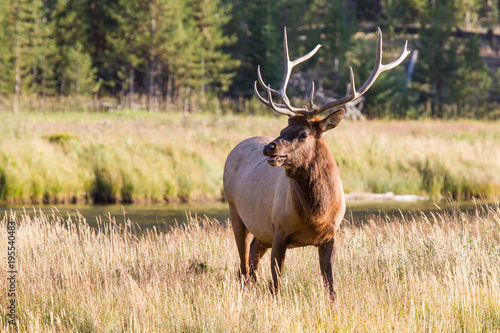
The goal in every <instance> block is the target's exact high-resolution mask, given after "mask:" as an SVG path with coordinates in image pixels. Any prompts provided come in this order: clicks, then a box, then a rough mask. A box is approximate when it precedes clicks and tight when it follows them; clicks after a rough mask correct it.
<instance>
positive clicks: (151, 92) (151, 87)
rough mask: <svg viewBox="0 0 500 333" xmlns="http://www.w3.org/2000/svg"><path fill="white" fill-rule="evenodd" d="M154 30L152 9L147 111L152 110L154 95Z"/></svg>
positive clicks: (154, 19) (154, 15) (154, 20)
mask: <svg viewBox="0 0 500 333" xmlns="http://www.w3.org/2000/svg"><path fill="white" fill-rule="evenodd" d="M155 32H156V14H155V12H154V10H153V11H152V12H151V50H150V51H151V52H150V55H149V62H150V67H149V98H148V104H149V105H148V108H149V111H154V97H155V96H154V95H155V70H156V57H155V51H154V38H155Z"/></svg>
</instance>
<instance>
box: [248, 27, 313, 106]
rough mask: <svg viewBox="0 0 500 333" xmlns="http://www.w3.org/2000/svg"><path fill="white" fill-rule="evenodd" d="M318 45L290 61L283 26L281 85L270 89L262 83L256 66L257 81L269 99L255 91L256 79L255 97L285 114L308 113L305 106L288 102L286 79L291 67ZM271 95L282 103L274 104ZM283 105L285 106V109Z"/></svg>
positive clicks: (309, 54)
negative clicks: (283, 69) (278, 87)
mask: <svg viewBox="0 0 500 333" xmlns="http://www.w3.org/2000/svg"><path fill="white" fill-rule="evenodd" d="M320 47H321V45H319V44H318V45H317V46H316V47H315V48H314V49H313V50H312V51H310V52H309V53H307V54H305V55H303V56H301V57H299V58H297V59H295V60H293V61H290V56H289V53H288V38H287V34H286V27H284V42H283V49H284V56H285V71H284V72H285V73H284V76H283V81H282V82H281V87H280V89H279V90H274V89H271V87H270V86H269V85H266V84H265V83H264V80H263V79H262V75H261V72H260V66H258V67H257V78H258V81H259V84H260V85H261V87H262V88H263V89H265V90H266V91H267V92H268V96H269V97H268V98H269V100H266V99H264V98H263V97H262V96H260V94H259V93H258V91H257V81H256V82H255V84H254V91H255V93H256V95H257V98H258V99H259V100H260V101H261V102H262V103H263V104H264V105H267V106H269V107H271V108H272V109H273V110H274V111H276V112H279V113H283V114H286V115H289V116H293V115H295V114H308V113H309V111H308V109H307V108H306V107H302V108H296V107H293V106H292V105H291V104H290V100H289V98H288V96H287V95H286V88H287V86H288V81H289V80H290V75H291V73H292V69H293V68H294V67H295V66H297V65H298V64H300V63H302V62H304V61H306V60H308V59H309V58H311V57H312V56H313V55H314V54H315V53H316V52H317V51H318V50H319V48H320ZM271 95H274V96H276V97H278V98H280V99H281V100H282V101H283V103H284V105H282V104H278V105H276V104H274V102H273V101H272V100H271ZM284 107H286V109H285V108H284ZM278 110H279V111H278Z"/></svg>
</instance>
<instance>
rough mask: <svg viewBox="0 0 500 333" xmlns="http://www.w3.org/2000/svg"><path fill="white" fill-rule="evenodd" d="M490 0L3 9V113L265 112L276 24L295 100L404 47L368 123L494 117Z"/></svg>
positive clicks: (233, 0)
mask: <svg viewBox="0 0 500 333" xmlns="http://www.w3.org/2000/svg"><path fill="white" fill-rule="evenodd" d="M499 7H500V1H499V2H498V3H497V2H493V1H491V0H458V1H451V0H278V1H266V0H255V1H239V0H184V1H181V0H141V1H135V0H107V1H97V0H2V1H1V2H0V50H1V52H0V110H2V111H4V112H6V111H8V112H19V111H22V110H30V111H47V110H48V111H51V110H56V109H58V108H59V109H66V110H68V109H69V111H72V110H85V109H90V110H103V109H118V108H131V109H148V110H150V111H155V112H169V111H174V110H182V111H184V112H198V111H211V112H227V111H230V112H249V113H255V112H259V110H261V107H260V106H258V103H257V102H255V98H254V96H253V95H254V92H253V84H254V81H255V80H256V78H257V66H258V65H260V66H261V69H262V74H263V77H264V80H265V81H266V83H270V84H271V86H272V87H276V88H277V87H279V84H280V82H281V78H282V75H283V27H284V26H286V27H287V31H288V42H289V49H290V56H291V58H292V59H293V58H297V57H299V56H300V55H303V54H305V53H307V52H309V51H310V50H312V49H313V48H314V47H315V46H316V45H317V44H321V45H322V48H321V49H320V50H319V52H318V53H317V55H316V56H315V57H313V58H312V59H310V60H309V61H308V62H307V63H304V64H302V65H300V66H298V68H297V69H296V70H295V71H294V73H293V75H292V80H291V82H290V86H289V90H288V94H289V95H290V96H292V97H293V98H292V99H294V100H295V102H296V104H298V105H301V104H300V103H303V100H304V99H305V96H307V95H308V92H309V89H310V82H311V81H314V82H315V84H316V88H317V95H318V96H319V97H318V98H321V97H322V96H323V97H324V98H340V97H342V96H344V95H345V94H346V85H347V83H348V82H349V67H352V68H353V71H354V73H355V77H356V84H357V86H358V87H359V86H360V84H362V83H363V82H364V80H366V78H367V77H368V75H369V74H370V72H371V70H372V68H373V64H374V61H375V46H376V43H377V40H376V39H377V38H376V36H377V35H376V31H377V27H380V28H381V30H382V32H383V37H384V39H383V40H384V48H383V50H384V57H383V62H384V63H387V62H389V61H392V59H394V58H396V57H397V55H399V53H400V51H401V47H402V45H404V41H405V40H408V48H409V49H410V50H411V51H412V53H411V54H410V56H409V57H408V59H407V60H405V62H404V63H403V65H401V66H399V67H398V68H396V69H395V70H392V71H390V72H388V73H385V74H383V75H382V76H381V77H380V78H379V79H378V81H377V82H376V83H375V85H374V86H373V87H372V89H371V90H370V91H369V92H368V93H367V94H366V95H365V97H366V100H365V102H364V108H363V114H364V115H365V116H366V117H368V118H389V119H391V118H396V119H415V118H420V117H432V118H445V119H447V118H482V119H484V118H489V119H492V118H498V117H499V116H500V107H499V106H498V101H499V100H500V85H499V83H498V79H499V78H500V70H499V68H500V56H499V50H500V39H499V35H500V25H499V15H498V12H499Z"/></svg>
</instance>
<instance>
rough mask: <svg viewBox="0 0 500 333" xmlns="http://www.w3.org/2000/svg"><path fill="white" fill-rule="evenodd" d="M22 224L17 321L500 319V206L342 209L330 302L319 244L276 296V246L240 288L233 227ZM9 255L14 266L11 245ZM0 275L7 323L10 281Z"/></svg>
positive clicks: (105, 325)
mask: <svg viewBox="0 0 500 333" xmlns="http://www.w3.org/2000/svg"><path fill="white" fill-rule="evenodd" d="M8 220H13V221H16V222H17V226H16V228H17V233H16V242H17V253H18V257H17V265H18V275H17V287H16V293H17V296H16V297H17V298H16V300H17V302H18V309H17V311H18V312H17V314H18V315H19V318H18V322H17V324H18V327H19V329H20V331H22V332H51V331H53V332H66V331H78V332H122V331H134V332H146V331H158V332H159V331H163V332H202V331H203V332H386V331H391V332H392V331H396V332H492V331H499V330H500V245H499V244H500V207H499V206H498V204H496V205H491V206H489V207H486V208H481V209H478V210H477V211H476V212H473V213H471V214H465V213H462V212H459V211H455V212H452V213H449V214H448V213H444V212H443V213H435V214H434V215H432V216H430V217H425V216H423V215H419V214H416V215H414V216H413V217H410V218H403V217H399V218H398V217H394V216H382V217H374V218H372V219H370V220H369V221H368V222H367V223H366V224H364V225H363V226H355V225H353V224H350V223H349V222H348V221H345V223H344V224H343V226H342V227H341V229H340V233H339V235H338V239H339V241H338V248H337V257H336V263H335V269H334V271H335V279H336V282H337V296H338V299H337V301H336V302H335V303H334V304H331V303H329V300H328V298H327V295H326V294H325V292H324V288H323V286H322V283H321V278H320V276H319V265H318V262H317V252H316V249H315V248H312V247H308V248H300V249H293V250H290V251H289V252H288V255H287V259H286V262H285V271H284V276H283V278H284V281H283V288H282V290H281V291H280V293H279V294H278V295H277V296H275V297H273V296H272V295H271V294H270V293H269V292H268V288H267V285H268V284H267V281H269V280H270V269H269V253H268V254H266V256H265V258H264V259H263V262H262V263H263V264H262V266H261V267H260V268H259V280H258V282H256V283H253V284H250V285H247V286H242V285H241V284H240V282H239V280H238V278H237V267H238V261H237V251H236V247H235V242H234V240H233V235H232V231H231V228H230V227H228V226H226V224H220V223H218V222H217V221H214V220H206V219H202V220H197V219H194V218H187V220H188V223H187V224H186V225H185V226H177V227H174V228H173V229H172V230H170V231H168V232H157V231H155V230H147V231H144V232H143V233H142V234H137V233H133V232H131V229H132V226H133V222H131V221H125V222H126V223H124V224H123V223H122V224H119V223H116V221H101V224H100V227H99V228H98V229H93V228H91V227H89V226H88V225H87V223H86V221H85V220H84V219H83V218H82V217H76V218H72V219H69V218H62V217H58V214H57V212H54V214H53V215H52V216H50V215H42V214H40V213H38V212H36V211H27V212H25V213H24V214H22V215H17V216H12V215H9V214H7V215H6V216H5V217H4V218H3V220H2V221H1V223H0V227H1V228H0V244H2V246H1V248H2V249H5V246H6V245H5V244H7V231H6V223H7V221H8ZM1 266H2V267H6V266H7V260H6V257H4V256H2V261H1ZM1 272H2V275H0V279H1V280H2V281H3V282H2V283H0V295H2V297H1V301H0V330H1V331H9V326H8V325H7V323H6V313H7V309H6V306H7V305H6V304H7V299H6V297H4V295H6V294H7V290H6V289H7V284H6V283H5V281H6V278H5V276H4V275H3V274H5V270H4V269H2V270H1Z"/></svg>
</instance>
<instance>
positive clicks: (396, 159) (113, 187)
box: [0, 110, 500, 203]
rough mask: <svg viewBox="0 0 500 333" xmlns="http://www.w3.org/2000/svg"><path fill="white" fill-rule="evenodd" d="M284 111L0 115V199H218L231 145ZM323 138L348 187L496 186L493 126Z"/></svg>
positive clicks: (264, 129) (275, 124) (361, 129)
mask: <svg viewBox="0 0 500 333" xmlns="http://www.w3.org/2000/svg"><path fill="white" fill-rule="evenodd" d="M286 123H287V120H286V117H274V116H267V117H266V116H243V115H232V114H226V115H222V114H207V113H198V114H194V115H190V116H189V117H186V116H184V115H182V114H181V113H168V114H166V113H150V112H145V111H126V110H125V111H114V112H111V113H77V112H69V113H45V114H37V113H22V114H19V115H13V114H10V113H1V114H0V131H1V132H2V140H0V201H4V202H18V203H19V202H30V203H31V202H50V203H57V202H74V201H79V202H85V201H87V200H88V201H92V198H94V199H96V201H99V200H100V201H122V202H130V201H134V202H146V201H147V202H163V201H165V200H166V201H179V200H188V201H203V200H220V199H221V198H222V196H223V193H222V170H223V165H224V161H225V159H226V156H227V154H228V153H229V152H230V150H231V149H232V148H233V147H234V146H235V145H236V144H238V142H240V141H241V140H243V139H245V138H248V137H250V136H255V135H266V136H271V137H276V136H277V135H279V132H280V130H281V129H282V128H283V127H284V126H286ZM327 140H328V142H329V144H330V147H331V150H332V152H333V154H334V156H335V158H336V160H337V163H338V165H339V167H340V173H341V177H342V180H343V184H344V189H345V190H346V191H347V192H387V191H392V192H395V193H399V194H408V193H411V194H421V195H427V196H440V195H443V196H447V195H451V196H453V197H455V198H468V197H471V196H478V195H483V196H492V194H494V193H495V192H496V193H498V191H500V173H499V172H498V170H500V126H499V123H498V122H472V121H449V122H442V121H419V122H416V121H411V122H410V121H408V122H405V121H369V122H351V121H344V122H342V124H341V125H340V126H339V127H338V128H336V129H334V130H333V131H331V132H330V133H328V135H327Z"/></svg>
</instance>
